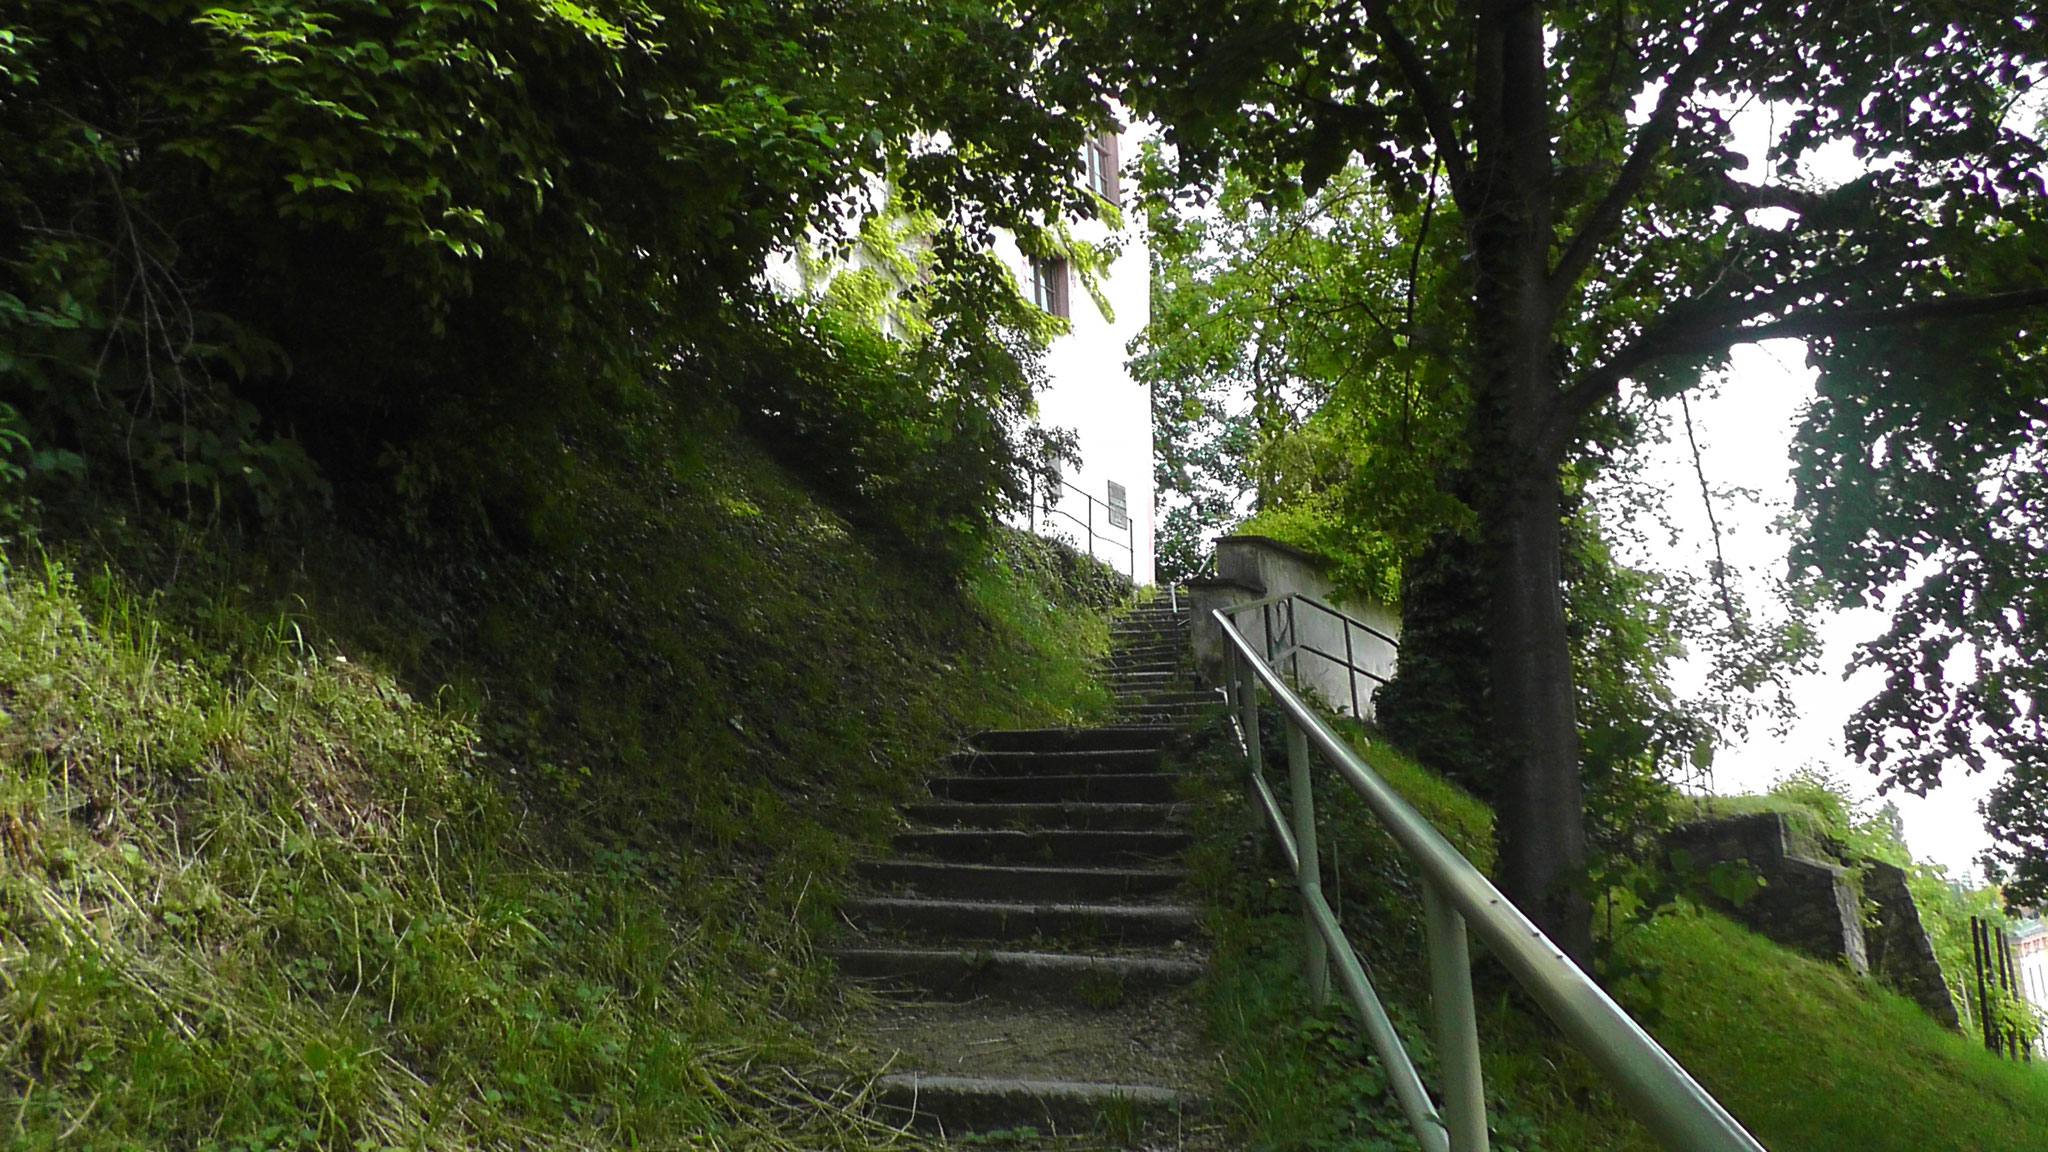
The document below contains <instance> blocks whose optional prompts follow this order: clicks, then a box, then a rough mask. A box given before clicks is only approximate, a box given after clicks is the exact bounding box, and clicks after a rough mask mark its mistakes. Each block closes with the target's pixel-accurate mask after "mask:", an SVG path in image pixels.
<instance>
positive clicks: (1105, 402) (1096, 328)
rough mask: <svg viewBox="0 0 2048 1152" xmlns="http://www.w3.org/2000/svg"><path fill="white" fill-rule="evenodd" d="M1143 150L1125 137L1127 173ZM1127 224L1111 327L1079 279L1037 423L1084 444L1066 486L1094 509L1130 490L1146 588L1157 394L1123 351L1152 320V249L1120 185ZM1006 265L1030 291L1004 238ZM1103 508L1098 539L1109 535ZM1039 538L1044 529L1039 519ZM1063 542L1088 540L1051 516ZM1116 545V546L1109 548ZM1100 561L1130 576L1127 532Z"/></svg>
mask: <svg viewBox="0 0 2048 1152" xmlns="http://www.w3.org/2000/svg"><path fill="white" fill-rule="evenodd" d="M1137 148H1138V139H1137V137H1136V136H1135V134H1132V133H1126V134H1125V136H1124V138H1123V145H1122V155H1123V156H1124V158H1125V164H1124V169H1125V172H1126V173H1127V174H1128V172H1129V171H1130V163H1129V158H1130V157H1131V156H1132V155H1134V154H1135V153H1136V151H1137ZM1123 183H1124V196H1123V200H1124V204H1125V212H1124V219H1125V225H1124V230H1123V232H1122V234H1121V236H1122V251H1121V252H1120V253H1119V254H1118V255H1117V258H1116V260H1115V262H1114V263H1112V264H1111V266H1110V269H1109V274H1108V276H1107V277H1105V278H1104V279H1103V280H1102V281H1101V288H1102V294H1103V296H1104V297H1105V299H1106V301H1107V302H1108V304H1109V310H1110V312H1111V315H1112V316H1113V319H1112V318H1110V317H1105V316H1104V315H1103V314H1102V311H1101V310H1100V309H1099V308H1097V307H1096V304H1095V301H1094V299H1093V298H1092V297H1091V296H1090V295H1089V294H1088V292H1087V290H1086V289H1085V288H1083V287H1082V285H1081V278H1080V276H1079V274H1078V273H1073V274H1071V275H1072V283H1071V284H1070V286H1069V291H1068V300H1069V301H1070V306H1069V308H1068V313H1069V319H1070V320H1071V321H1072V324H1073V330H1072V331H1070V332H1069V333H1067V334H1066V335H1064V336H1060V337H1058V338H1056V339H1055V340H1054V341H1053V344H1052V348H1051V350H1050V351H1049V352H1048V353H1047V355H1046V372H1047V376H1048V378H1049V381H1050V384H1049V387H1047V388H1046V389H1045V390H1044V391H1043V392H1042V393H1040V395H1039V397H1038V417H1039V421H1040V423H1042V424H1043V425H1045V426H1047V427H1053V428H1071V429H1073V430H1074V431H1075V433H1076V434H1077V435H1078V436H1079V438H1080V442H1081V467H1080V468H1079V469H1078V470H1070V471H1069V473H1068V475H1067V479H1068V480H1070V481H1072V482H1073V483H1074V484H1075V485H1076V486H1078V487H1079V488H1081V489H1082V490H1083V491H1085V492H1087V493H1089V494H1090V495H1092V496H1094V497H1095V499H1096V500H1097V501H1100V502H1103V503H1107V502H1108V499H1109V483H1110V481H1112V480H1113V481H1115V482H1117V483H1119V484H1121V485H1123V486H1124V489H1125V491H1126V493H1127V499H1128V503H1129V508H1130V518H1131V546H1132V548H1133V549H1134V551H1135V553H1136V562H1135V565H1134V567H1135V571H1134V572H1132V575H1133V578H1134V579H1135V580H1136V581H1137V582H1138V583H1140V584H1150V583H1152V579H1153V575H1152V572H1153V565H1152V558H1153V529H1154V525H1153V519H1152V517H1153V508H1152V503H1153V499H1152V497H1153V489H1152V394H1151V392H1150V390H1149V389H1147V388H1145V387H1144V386H1143V385H1140V384H1138V383H1137V382H1136V381H1134V380H1132V379H1131V374H1130V371H1129V369H1128V368H1127V367H1126V365H1125V361H1126V360H1127V359H1128V357H1129V353H1128V352H1127V351H1126V350H1125V349H1126V347H1127V346H1128V345H1129V344H1130V342H1131V339H1132V338H1133V337H1135V336H1136V335H1137V334H1138V333H1139V332H1141V331H1143V330H1144V327H1145V325H1146V323H1147V322H1148V321H1150V319H1151V316H1152V288H1151V281H1152V270H1151V257H1150V255H1149V249H1148V247H1147V244H1146V237H1145V232H1144V222H1143V217H1142V215H1141V214H1140V213H1139V212H1137V211H1136V210H1135V207H1134V200H1135V197H1134V196H1133V195H1132V194H1131V184H1132V181H1131V180H1130V179H1129V178H1128V175H1127V176H1126V179H1125V180H1124V182H1123ZM1073 234H1074V238H1075V239H1076V240H1081V241H1084V242H1087V243H1090V244H1097V245H1100V244H1104V243H1106V242H1107V241H1108V240H1109V236H1110V233H1109V229H1108V227H1107V226H1106V225H1104V224H1102V223H1100V222H1097V221H1090V222H1087V223H1084V224H1081V225H1077V226H1076V227H1075V228H1074V230H1073ZM997 252H998V253H999V254H1000V255H1001V257H1002V259H1003V262H1004V263H1006V264H1008V265H1009V266H1010V270H1011V271H1012V272H1014V273H1016V275H1017V283H1018V284H1019V285H1020V286H1022V287H1024V289H1025V290H1026V291H1027V292H1028V291H1029V285H1030V283H1031V281H1030V269H1029V266H1028V262H1027V261H1026V260H1025V258H1024V254H1023V253H1022V252H1019V251H1018V250H1017V245H1016V244H1015V243H1014V242H1013V241H1012V240H1010V239H1009V238H1008V237H1003V238H1002V239H1001V240H999V241H998V243H997ZM1065 495H1066V500H1065V502H1064V503H1063V504H1062V505H1061V507H1062V509H1063V510H1064V511H1066V512H1067V513H1069V514H1071V515H1072V516H1074V517H1077V518H1083V519H1085V515H1086V513H1085V508H1086V502H1085V501H1083V500H1082V499H1081V498H1080V497H1079V496H1075V495H1073V494H1072V493H1066V494H1065ZM1099 513H1100V510H1099V509H1098V517H1097V524H1098V531H1099V532H1101V531H1103V530H1104V526H1103V525H1101V523H1100V515H1099ZM1040 521H1041V523H1040V525H1039V527H1040V530H1041V531H1043V530H1045V528H1046V527H1047V525H1046V524H1045V522H1044V521H1045V517H1042V516H1041V517H1040ZM1052 523H1053V525H1054V526H1056V528H1057V530H1058V534H1060V535H1063V536H1065V537H1067V538H1069V539H1072V540H1073V541H1074V542H1076V543H1077V544H1084V543H1085V540H1084V539H1083V536H1084V533H1083V531H1082V530H1081V529H1079V528H1077V527H1075V526H1074V525H1073V523H1072V522H1071V521H1068V520H1066V519H1064V518H1057V517H1056V518H1054V519H1053V521H1052ZM1112 541H1114V542H1112ZM1095 556H1096V558H1097V559H1099V560H1102V561H1104V562H1106V563H1108V564H1110V565H1111V566H1113V567H1115V568H1116V569H1117V570H1118V571H1120V572H1121V571H1131V569H1130V568H1127V567H1126V565H1127V564H1130V563H1131V561H1130V558H1129V557H1127V556H1126V554H1125V552H1124V541H1123V536H1122V533H1121V531H1118V530H1109V531H1107V533H1106V536H1105V538H1103V539H1100V540H1098V542H1097V545H1096V548H1095Z"/></svg>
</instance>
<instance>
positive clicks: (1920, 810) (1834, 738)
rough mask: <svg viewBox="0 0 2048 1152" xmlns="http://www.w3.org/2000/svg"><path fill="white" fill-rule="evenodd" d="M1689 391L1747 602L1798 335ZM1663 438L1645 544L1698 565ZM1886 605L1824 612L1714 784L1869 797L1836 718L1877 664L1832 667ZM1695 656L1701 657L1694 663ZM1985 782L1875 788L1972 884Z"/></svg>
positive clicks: (1765, 576)
mask: <svg viewBox="0 0 2048 1152" xmlns="http://www.w3.org/2000/svg"><path fill="white" fill-rule="evenodd" d="M2039 111H2040V109H2039V108H2038V107H2033V106H2031V105H2030V106H2029V107H2027V108H2024V109H2017V110H2016V111H2015V114H2014V116H2013V124H2014V126H2015V127H2019V128H2020V129H2021V130H2030V129H2031V127H2032V126H2033V124H2034V122H2035V118H2036V117H2037V116H2038V114H2039ZM1771 114H1772V113H1771V110H1770V109H1769V108H1768V107H1765V106H1761V105H1753V106H1750V107H1748V108H1746V109H1744V110H1742V111H1741V112H1739V113H1738V114H1737V115H1736V117H1735V119H1734V128H1735V134H1736V140H1735V143H1734V148H1735V150H1736V151H1738V152H1740V153H1741V154H1744V155H1747V156H1749V157H1751V158H1752V164H1751V171H1750V173H1748V174H1738V178H1748V179H1757V178H1759V176H1760V171H1761V166H1760V165H1758V164H1756V163H1755V158H1757V157H1759V156H1760V155H1761V154H1762V152H1763V150H1764V148H1765V146H1766V144H1767V142H1768V140H1769V139H1770V130H1771ZM1804 168H1805V172H1806V174H1807V175H1808V176H1809V177H1811V178H1814V179H1817V180H1819V181H1821V182H1823V183H1830V184H1832V183H1838V182H1842V181H1846V180H1849V179H1853V178H1854V177H1855V176H1856V175H1857V173H1858V171H1859V169H1860V164H1859V162H1858V161H1857V160H1856V159H1855V158H1854V157H1853V155H1851V153H1850V152H1849V150H1848V148H1847V147H1846V146H1844V147H1840V148H1833V149H1829V150H1827V151H1825V152H1824V153H1822V154H1821V155H1819V156H1815V157H1810V158H1808V160H1807V162H1806V163H1805V165H1804ZM1712 391H1713V393H1714V394H1712V395H1709V396H1695V397H1693V398H1692V401H1691V403H1692V418H1693V431H1694V433H1695V434H1696V436H1697V437H1698V439H1699V443H1700V459H1701V465H1702V467H1703V468H1704V470H1705V472H1706V478H1707V483H1708V485H1709V486H1710V487H1711V488H1713V489H1714V490H1715V491H1716V494H1717V498H1716V501H1715V507H1714V512H1715V516H1716V518H1717V519H1718V520H1719V522H1720V525H1721V529H1722V550H1723V552H1724V554H1725V556H1726V558H1727V561H1728V563H1729V564H1730V566H1731V567H1734V568H1736V569H1738V570H1739V571H1740V572H1741V575H1742V584H1743V587H1744V590H1745V593H1746V596H1747V599H1748V601H1749V603H1750V605H1751V607H1752V609H1753V610H1760V609H1762V608H1764V607H1765V606H1766V605H1767V604H1768V603H1769V597H1768V587H1769V581H1770V579H1771V578H1772V577H1775V576H1782V575H1783V574H1784V573H1785V556H1786V548H1787V543H1788V542H1787V540H1786V539H1785V537H1783V536H1781V535H1779V534H1777V533H1775V532H1773V531H1772V530H1771V524H1772V522H1773V521H1774V520H1775V519H1776V518H1777V517H1778V516H1779V515H1780V514H1782V513H1783V512H1785V511H1786V510H1787V509H1788V508H1789V507H1790V505H1791V500H1792V482H1791V478H1790V475H1789V473H1790V469H1791V461H1790V458H1789V452H1790V446H1791V441H1792V432H1793V429H1794V426H1795V425H1796V423H1797V421H1798V419H1799V416H1800V413H1801V411H1802V410H1803V409H1804V407H1805V406H1806V404H1807V403H1808V402H1810V401H1811V400H1812V399H1813V373H1812V372H1811V371H1810V370H1809V369H1808V368H1807V367H1806V355H1805V346H1804V345H1803V344H1802V343H1801V342H1799V341H1796V340H1779V341H1773V342H1771V343H1769V344H1766V345H1748V346H1745V347H1739V348H1737V349H1736V350H1735V354H1734V357H1733V363H1732V365H1731V368H1730V371H1729V372H1728V374H1727V376H1726V377H1725V378H1724V379H1723V380H1722V381H1721V384H1720V387H1719V388H1718V389H1714V390H1712ZM1669 407H1670V409H1671V411H1670V416H1671V418H1672V421H1673V425H1672V429H1671V431H1672V434H1671V437H1670V439H1669V440H1668V441H1667V442H1666V443H1665V444H1663V445H1661V446H1659V448H1658V449H1656V450H1655V451H1654V453H1653V462H1652V464H1651V467H1650V469H1649V479H1650V480H1651V481H1652V482H1653V483H1656V484H1658V485H1659V486H1661V487H1662V488H1663V489H1664V490H1665V492H1666V493H1667V499H1666V501H1665V508H1666V510H1667V514H1668V515H1669V516H1670V518H1671V523H1672V525H1673V526H1674V527H1675V528H1677V529H1679V530H1680V533H1681V535H1680V538H1679V540H1678V541H1677V543H1676V544H1675V545H1673V546H1671V547H1665V546H1664V541H1663V540H1654V541H1653V545H1654V548H1653V550H1652V552H1651V554H1650V555H1648V556H1647V557H1644V558H1645V559H1647V560H1649V561H1650V562H1651V564H1652V566H1654V567H1657V568H1660V569H1663V570H1665V571H1684V570H1692V571H1703V570H1705V568H1706V565H1707V562H1708V561H1710V560H1711V559H1712V556H1713V552H1712V547H1713V545H1712V535H1711V533H1710V531H1709V529H1708V527H1707V518H1706V511H1705V507H1704V504H1703V501H1702V498H1701V495H1700V487H1699V478H1698V476H1697V475H1695V473H1694V471H1693V460H1692V450H1691V448H1690V447H1689V446H1688V445H1687V443H1686V441H1685V430H1684V426H1683V425H1682V424H1680V423H1677V421H1678V415H1679V414H1678V411H1677V406H1676V405H1675V404H1673V405H1670V406H1669ZM1728 488H1738V489H1748V490H1751V491H1752V492H1753V493H1754V497H1755V498H1754V499H1747V498H1742V497H1729V498H1723V497H1722V496H1721V493H1722V490H1724V489H1728ZM1885 622H1886V618H1885V616H1884V615H1883V613H1881V612H1878V611H1875V610H1870V609H1861V610H1857V611H1853V612H1843V613H1834V614H1830V615H1827V616H1825V617H1823V618H1821V619H1820V620H1819V621H1818V622H1817V623H1818V624H1819V629H1820V634H1821V636H1822V638H1823V639H1824V640H1825V642H1826V648H1825V651H1824V652H1823V654H1822V657H1821V661H1820V668H1821V670H1820V672H1818V673H1817V674H1815V675H1811V676H1804V677H1801V678H1799V679H1798V680H1797V681H1796V682H1795V683H1794V684H1793V686H1792V693H1791V695H1792V699H1793V700H1794V702H1795V704H1796V705H1797V709H1798V716H1797V718H1796V720H1795V721H1794V722H1793V723H1792V725H1791V726H1790V728H1789V729H1787V730H1785V731H1783V732H1773V731H1770V730H1769V729H1768V726H1758V727H1756V728H1755V729H1754V730H1753V731H1752V732H1751V734H1750V737H1749V738H1748V739H1747V740H1745V741H1744V742H1742V743H1741V744H1739V745H1737V746H1735V747H1732V748H1729V749H1725V750H1723V751H1722V752H1721V754H1720V755H1719V756H1717V757H1716V759H1715V762H1714V783H1715V790H1716V791H1719V792H1723V793H1732V792H1754V791H1761V790H1763V789H1766V788H1768V787H1770V785H1771V784H1772V782H1773V781H1775V780H1777V779H1778V778H1779V777H1781V776H1783V775H1785V774H1786V773H1788V772H1790V771H1792V770H1793V769H1795V768H1798V767H1800V766H1801V765H1804V764H1809V763H1812V764H1815V765H1817V766H1819V767H1822V768H1825V769H1827V770H1829V771H1830V772H1831V773H1833V774H1834V775H1835V776H1836V777H1838V778H1840V779H1843V780H1846V781H1848V782H1849V783H1850V784H1851V785H1852V787H1853V788H1854V790H1855V791H1856V792H1857V793H1858V794H1859V795H1860V796H1862V797H1864V798H1867V799H1874V798H1875V796H1876V790H1877V789H1876V779H1875V778H1874V777H1872V776H1871V775H1870V774H1869V773H1868V772H1867V771H1866V770H1865V769H1863V768H1861V767H1859V766H1857V765H1856V764H1855V763H1854V762H1853V761H1851V760H1850V759H1849V757H1848V756H1847V755H1846V754H1845V753H1844V751H1843V747H1842V725H1843V723H1844V722H1845V721H1846V720H1847V719H1848V718H1849V716H1850V714H1851V713H1853V712H1854V711H1855V710H1856V709H1857V708H1858V707H1859V706H1861V705H1862V704H1863V702H1864V701H1866V700H1868V699H1870V697H1871V696H1872V695H1873V694H1874V692H1875V691H1876V689H1877V687H1878V686H1879V685H1881V683H1882V674H1881V673H1879V672H1877V671H1875V670H1866V671H1864V672H1861V673H1859V674H1858V675H1857V676H1855V677H1854V678H1850V679H1847V680H1845V679H1844V677H1843V672H1844V670H1845V669H1846V668H1847V666H1848V663H1849V660H1850V657H1851V656H1852V655H1853V653H1854V651H1855V648H1856V646H1857V644H1859V643H1861V642H1862V641H1864V640H1867V639H1870V638H1871V637H1874V636H1876V635H1878V634H1879V633H1880V632H1882V631H1883V629H1884V626H1885ZM1695 663H1696V664H1700V665H1703V663H1704V662H1703V661H1696V662H1695ZM1704 678H1705V669H1704V667H1703V666H1695V667H1688V668H1686V669H1684V670H1682V671H1681V675H1680V678H1679V686H1680V687H1681V689H1682V690H1692V689H1696V688H1697V687H1698V686H1699V685H1700V684H1701V682H1702V681H1703V680H1704ZM1992 783H1994V779H1993V776H1992V775H1991V774H1990V773H1986V774H1980V775H1977V776H1962V775H1959V774H1954V773H1951V774H1949V775H1946V776H1944V778H1943V781H1942V785H1941V787H1940V788H1938V789H1936V790H1934V791H1933V792H1931V793H1929V794H1928V796H1927V797H1926V798H1925V799H1922V798H1919V797H1915V796H1912V795H1911V794H1908V793H1905V792H1899V791H1894V792H1892V793H1891V794H1890V795H1888V796H1887V797H1886V799H1889V800H1892V801H1894V802H1895V803H1897V804H1898V807H1899V813H1900V815H1901V816H1902V817H1903V818H1904V821H1905V828H1906V842H1907V846H1908V847H1909V848H1911V849H1912V851H1913V854H1914V855H1915V856H1916V857H1920V858H1923V859H1930V860H1934V861H1936V862H1938V863H1941V864H1945V865H1947V866H1948V868H1949V871H1950V873H1951V874H1952V875H1954V876H1957V877H1962V876H1965V875H1968V876H1972V877H1974V878H1976V879H1978V880H1980V881H1981V879H1982V870H1981V869H1979V868H1978V867H1977V866H1976V863H1975V860H1976V857H1977V856H1978V855H1979V854H1980V853H1982V852H1983V851H1984V850H1985V849H1986V848H1988V847H1990V843H1991V841H1990V838H1989V837H1988V836H1987V835H1986V833H1985V831H1984V821H1983V818H1982V816H1980V815H1979V813H1978V811H1977V807H1978V804H1979V802H1980V801H1981V800H1982V799H1983V798H1984V795H1985V793H1986V792H1988V791H1989V790H1990V787H1991V785H1992Z"/></svg>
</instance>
